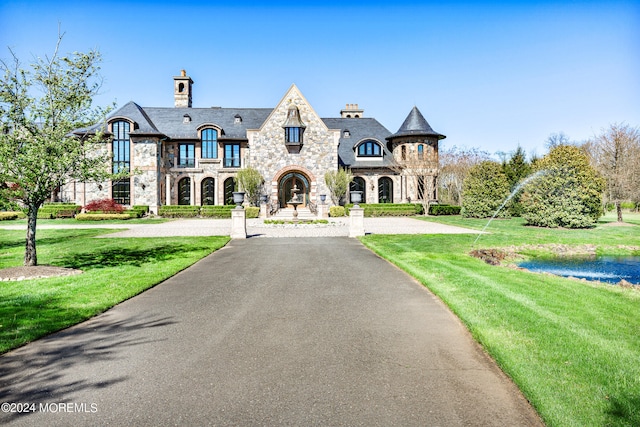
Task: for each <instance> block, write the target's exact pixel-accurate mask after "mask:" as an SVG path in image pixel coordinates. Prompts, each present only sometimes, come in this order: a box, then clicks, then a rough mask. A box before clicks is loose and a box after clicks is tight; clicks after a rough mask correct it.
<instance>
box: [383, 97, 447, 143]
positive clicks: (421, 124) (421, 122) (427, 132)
mask: <svg viewBox="0 0 640 427" xmlns="http://www.w3.org/2000/svg"><path fill="white" fill-rule="evenodd" d="M404 136H416V137H420V136H423V137H424V136H426V137H435V138H437V139H439V140H440V139H444V138H446V136H444V135H442V134H439V133H438V132H436V131H434V130H433V129H432V128H431V126H430V125H429V123H428V122H427V120H426V119H425V118H424V116H423V115H422V113H420V110H418V107H415V106H414V107H413V109H411V112H410V113H409V115H408V116H407V118H406V119H405V120H404V123H402V126H400V129H398V132H396V133H394V134H393V135H391V136H388V137H387V139H388V140H389V141H391V140H393V139H396V138H401V137H404Z"/></svg>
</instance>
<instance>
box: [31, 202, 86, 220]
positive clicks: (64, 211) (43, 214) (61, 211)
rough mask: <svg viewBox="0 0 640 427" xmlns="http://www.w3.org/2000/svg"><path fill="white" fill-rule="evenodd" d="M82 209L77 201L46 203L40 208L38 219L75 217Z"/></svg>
mask: <svg viewBox="0 0 640 427" xmlns="http://www.w3.org/2000/svg"><path fill="white" fill-rule="evenodd" d="M81 210H82V207H81V206H78V205H76V204H75V203H45V204H44V205H42V206H41V207H40V209H39V210H38V219H55V218H73V217H74V216H76V215H77V214H79V213H80V211H81Z"/></svg>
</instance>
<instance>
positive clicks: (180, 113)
mask: <svg viewBox="0 0 640 427" xmlns="http://www.w3.org/2000/svg"><path fill="white" fill-rule="evenodd" d="M272 110H273V109H272V108H164V107H140V106H139V105H138V104H136V103H134V102H129V103H128V104H126V105H124V106H123V107H122V108H120V109H119V110H117V111H116V112H114V113H113V114H111V115H110V116H109V117H110V118H113V117H126V118H128V119H130V120H133V121H134V122H135V123H136V129H135V130H134V131H132V132H131V134H133V135H164V136H166V137H169V138H171V139H198V128H199V127H200V126H202V125H205V124H212V125H216V126H218V127H220V128H221V129H222V135H220V137H219V138H220V139H247V129H258V128H259V127H260V126H261V125H262V123H264V121H265V120H266V118H267V117H268V116H269V114H270V113H271V111H272ZM185 115H188V116H189V118H190V120H189V121H188V122H185V121H184V117H185ZM237 116H240V117H241V118H242V120H241V121H240V122H239V123H236V117H237Z"/></svg>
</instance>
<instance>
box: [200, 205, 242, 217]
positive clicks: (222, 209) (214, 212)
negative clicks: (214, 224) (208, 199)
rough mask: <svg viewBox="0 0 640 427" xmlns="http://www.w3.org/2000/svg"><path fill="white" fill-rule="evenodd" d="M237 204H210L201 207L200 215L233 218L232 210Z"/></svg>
mask: <svg viewBox="0 0 640 427" xmlns="http://www.w3.org/2000/svg"><path fill="white" fill-rule="evenodd" d="M233 208H235V205H224V206H219V205H215V206H213V205H208V206H202V207H201V208H200V215H201V216H203V217H206V218H231V210H232V209H233Z"/></svg>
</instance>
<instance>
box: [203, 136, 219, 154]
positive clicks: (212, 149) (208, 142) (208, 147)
mask: <svg viewBox="0 0 640 427" xmlns="http://www.w3.org/2000/svg"><path fill="white" fill-rule="evenodd" d="M201 139H202V158H203V159H215V158H217V157H218V131H216V130H215V129H204V130H203V131H202V133H201Z"/></svg>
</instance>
